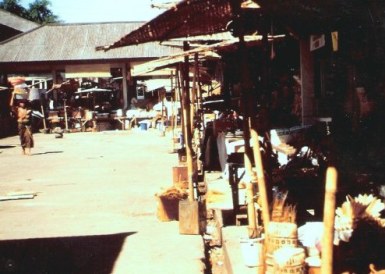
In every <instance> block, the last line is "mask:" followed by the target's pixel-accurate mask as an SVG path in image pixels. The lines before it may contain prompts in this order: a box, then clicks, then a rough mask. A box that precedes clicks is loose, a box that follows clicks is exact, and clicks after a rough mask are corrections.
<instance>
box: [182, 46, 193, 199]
mask: <svg viewBox="0 0 385 274" xmlns="http://www.w3.org/2000/svg"><path fill="white" fill-rule="evenodd" d="M183 47H184V50H185V51H186V50H188V47H189V45H188V43H187V42H184V46H183ZM189 70H190V64H189V57H188V55H187V56H185V60H184V71H183V72H184V73H183V83H184V84H183V98H182V99H183V114H184V115H183V116H184V121H185V123H184V133H185V136H184V139H185V145H186V160H187V174H188V187H189V188H188V190H189V191H188V193H189V197H188V198H189V200H190V201H194V185H193V181H192V179H193V174H194V164H193V152H192V143H191V140H192V133H191V118H190V117H191V108H190V85H189V82H190V79H189V78H190V76H189Z"/></svg>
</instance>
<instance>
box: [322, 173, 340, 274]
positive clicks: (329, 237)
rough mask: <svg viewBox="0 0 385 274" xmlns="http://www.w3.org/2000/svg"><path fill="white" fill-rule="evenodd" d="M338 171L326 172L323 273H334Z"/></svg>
mask: <svg viewBox="0 0 385 274" xmlns="http://www.w3.org/2000/svg"><path fill="white" fill-rule="evenodd" d="M336 190H337V170H336V169H335V168H334V167H329V168H328V169H327V170H326V185H325V204H324V217H323V222H324V233H323V237H322V256H321V273H322V274H331V273H333V237H334V218H335V206H336Z"/></svg>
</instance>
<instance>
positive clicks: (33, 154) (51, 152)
mask: <svg viewBox="0 0 385 274" xmlns="http://www.w3.org/2000/svg"><path fill="white" fill-rule="evenodd" d="M56 153H63V151H47V152H40V153H32V156H39V155H45V154H56Z"/></svg>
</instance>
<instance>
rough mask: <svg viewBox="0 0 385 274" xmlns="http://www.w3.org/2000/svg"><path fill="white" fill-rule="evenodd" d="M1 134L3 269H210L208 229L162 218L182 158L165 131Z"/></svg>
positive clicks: (0, 259) (0, 249) (0, 263)
mask: <svg viewBox="0 0 385 274" xmlns="http://www.w3.org/2000/svg"><path fill="white" fill-rule="evenodd" d="M34 138H35V148H33V149H32V156H23V155H21V149H20V146H19V140H18V137H17V136H14V137H9V138H3V139H0V163H1V169H0V195H1V196H4V195H7V194H9V193H12V192H13V193H16V194H20V193H22V194H23V193H36V196H35V197H34V198H33V199H20V200H9V201H0V220H1V226H0V240H1V241H0V254H1V255H0V273H7V272H9V273H29V274H30V273H55V274H56V273H124V274H126V273H134V274H136V273H151V274H153V273H176V274H179V273H183V274H184V273H202V269H203V265H202V262H201V260H202V258H203V257H204V248H203V242H202V239H201V236H199V235H180V234H179V230H178V229H179V226H178V222H177V221H172V222H160V221H159V220H158V219H157V218H156V206H157V204H156V200H155V196H154V194H155V193H157V192H159V191H160V190H161V189H162V188H166V187H169V186H171V185H172V166H174V165H177V161H178V157H177V155H176V154H173V153H171V151H172V141H171V140H172V139H171V137H170V136H168V135H167V134H166V136H162V135H161V134H160V132H159V131H157V130H148V131H135V130H130V131H106V132H95V133H68V134H64V137H63V138H55V135H54V134H42V133H38V134H35V135H34Z"/></svg>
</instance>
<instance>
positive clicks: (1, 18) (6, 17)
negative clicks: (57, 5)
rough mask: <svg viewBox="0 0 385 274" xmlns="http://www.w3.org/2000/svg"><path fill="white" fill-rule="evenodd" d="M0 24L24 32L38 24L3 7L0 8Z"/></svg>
mask: <svg viewBox="0 0 385 274" xmlns="http://www.w3.org/2000/svg"><path fill="white" fill-rule="evenodd" d="M0 24H1V25H4V26H7V27H10V28H12V29H14V30H17V31H20V32H26V31H29V30H31V29H34V28H37V27H39V26H40V25H39V24H38V23H35V22H32V21H29V20H27V19H24V18H21V17H19V16H17V15H15V14H13V13H10V12H8V11H5V10H3V9H0Z"/></svg>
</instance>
